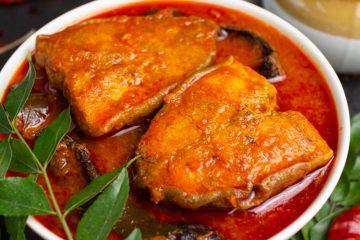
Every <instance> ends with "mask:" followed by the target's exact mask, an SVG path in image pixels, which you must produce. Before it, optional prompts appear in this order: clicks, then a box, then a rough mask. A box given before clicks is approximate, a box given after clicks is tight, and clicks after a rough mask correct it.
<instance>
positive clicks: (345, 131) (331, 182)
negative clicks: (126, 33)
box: [0, 0, 350, 240]
mask: <svg viewBox="0 0 360 240" xmlns="http://www.w3.org/2000/svg"><path fill="white" fill-rule="evenodd" d="M145 1H151V0H145ZM161 1H164V0H161ZM186 1H188V2H207V3H211V4H216V5H219V6H224V7H227V8H232V9H237V10H240V11H241V12H245V13H247V14H248V15H251V16H253V17H255V18H258V19H260V20H261V21H263V22H266V23H267V24H269V25H271V26H273V27H274V28H276V29H278V30H279V31H280V32H282V33H283V34H285V35H286V36H288V38H289V39H290V40H291V41H293V42H294V43H295V44H296V45H297V46H298V48H299V49H301V50H302V51H303V53H304V54H305V55H306V56H308V58H309V59H311V61H312V62H313V63H314V65H315V66H316V67H317V69H318V70H319V71H320V73H321V75H322V76H323V77H324V79H325V80H326V83H327V85H328V87H329V90H330V93H331V95H332V97H333V99H334V102H335V108H336V114H337V119H338V125H339V126H338V127H339V129H338V132H339V137H338V148H337V149H336V151H335V152H336V158H335V160H334V164H333V166H332V169H331V171H330V174H329V177H328V179H327V180H326V182H325V184H324V187H323V189H322V190H321V192H320V193H319V195H318V196H317V197H316V199H315V200H314V201H313V202H312V204H311V205H310V206H309V207H308V208H307V209H306V210H305V211H304V212H303V214H301V215H300V216H299V217H298V218H297V219H296V220H295V221H294V222H292V223H291V224H290V225H289V226H287V227H286V228H284V229H283V230H282V231H280V232H279V233H277V234H276V235H275V236H273V237H272V239H276V240H279V239H288V238H290V237H291V236H292V235H293V234H295V233H296V232H297V231H298V230H300V229H301V228H302V227H303V226H304V225H305V224H306V223H307V222H308V221H309V220H310V219H311V218H312V217H313V216H314V215H315V214H316V213H317V212H318V211H319V210H320V208H321V207H322V205H323V204H324V203H325V202H326V200H327V199H328V198H329V196H330V194H331V193H332V191H333V190H334V188H335V186H336V183H337V182H338V180H339V178H340V175H341V172H342V170H343V168H344V164H345V161H346V156H347V152H348V147H349V139H350V120H349V109H348V105H347V102H346V98H345V94H344V91H343V88H342V86H341V84H340V81H339V79H338V77H337V75H336V73H335V71H334V70H333V68H332V67H331V66H330V64H329V62H328V61H327V60H326V58H325V57H324V56H323V55H322V53H321V52H320V51H319V50H318V49H317V48H316V47H315V45H314V44H313V43H312V42H311V41H310V40H309V39H307V38H306V37H305V36H304V35H303V34H302V33H300V32H299V31H298V30H296V29H295V28H294V27H292V26H291V25H290V24H288V23H287V22H285V21H284V20H282V19H281V18H279V17H277V16H275V15H274V14H272V13H270V12H268V11H266V10H264V9H262V8H260V7H257V6H255V5H253V4H250V3H247V2H244V1H234V0H211V1H210V0H186ZM133 2H144V0H143V1H141V0H98V1H94V2H91V3H88V4H85V5H83V6H81V7H78V8H76V9H74V10H72V11H69V12H67V13H65V14H64V15H62V16H60V17H58V18H56V19H55V20H53V21H51V22H50V23H48V24H47V25H45V26H44V27H43V28H41V29H40V30H39V31H37V32H36V33H34V35H32V36H31V37H30V38H29V39H28V40H27V41H26V42H24V43H23V44H22V45H21V46H20V47H19V48H18V49H17V50H16V52H15V53H14V54H13V55H12V56H11V58H10V59H9V60H8V62H7V63H6V64H5V66H4V68H3V69H2V71H1V72H0V79H1V81H0V97H2V96H3V94H4V91H5V88H6V86H7V85H8V84H9V81H10V80H11V78H12V77H13V76H14V74H15V72H16V70H17V69H18V67H19V65H20V64H21V63H22V62H23V61H24V59H25V57H26V55H27V54H28V53H29V52H30V51H32V50H33V49H34V46H35V38H36V36H37V35H39V34H51V33H55V32H58V31H60V30H62V29H64V28H65V27H67V26H69V25H72V24H75V23H77V22H80V21H81V20H84V19H87V18H89V17H92V16H95V15H98V14H100V13H103V12H106V11H108V10H110V9H113V8H117V7H121V6H122V5H125V4H128V3H133ZM156 2H159V0H156ZM27 224H28V225H29V226H30V228H32V229H33V230H34V231H35V232H36V233H38V234H39V235H40V236H41V237H43V238H45V239H60V238H59V237H58V236H56V235H55V234H54V233H52V232H51V231H50V230H49V229H47V228H45V227H44V226H43V225H42V224H41V223H40V222H38V221H37V220H36V219H34V218H33V217H30V218H29V219H28V221H27Z"/></svg>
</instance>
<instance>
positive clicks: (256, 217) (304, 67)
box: [13, 2, 338, 239]
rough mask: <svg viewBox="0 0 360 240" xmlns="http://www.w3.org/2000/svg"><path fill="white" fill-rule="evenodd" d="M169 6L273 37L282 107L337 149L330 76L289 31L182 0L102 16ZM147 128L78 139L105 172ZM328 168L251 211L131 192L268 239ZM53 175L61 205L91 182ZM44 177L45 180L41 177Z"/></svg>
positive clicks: (236, 235)
mask: <svg viewBox="0 0 360 240" xmlns="http://www.w3.org/2000/svg"><path fill="white" fill-rule="evenodd" d="M165 7H173V8H176V9H178V10H179V11H181V12H183V13H185V15H193V16H198V17H202V18H207V19H211V20H213V21H215V22H217V23H222V24H228V25H234V26H236V27H238V28H243V29H248V30H251V31H254V32H256V33H258V34H259V35H260V36H261V37H263V38H264V39H265V40H266V41H268V42H269V44H270V45H271V46H272V47H273V48H274V49H275V51H276V52H277V54H278V57H279V59H280V62H281V64H282V66H283V68H284V70H285V72H286V76H287V77H286V79H285V81H282V82H279V83H276V84H275V87H276V89H277V91H278V97H277V102H278V107H279V111H287V110H290V109H291V110H296V111H300V112H301V113H303V114H304V115H305V116H306V117H307V118H308V119H309V120H310V122H311V123H312V124H313V125H314V126H315V127H316V129H317V130H318V131H319V132H320V134H321V136H322V137H323V138H324V139H325V140H326V141H327V143H328V144H329V146H330V147H331V148H332V149H333V150H336V148H337V140H338V125H337V119H336V112H335V107H334V103H333V100H332V98H331V95H330V93H329V91H328V88H327V86H326V84H325V81H324V79H323V78H322V76H321V75H320V73H319V72H318V70H317V69H316V68H315V67H314V65H313V64H312V63H311V62H310V60H309V59H308V58H307V57H306V56H305V55H304V54H303V53H302V52H301V51H300V50H299V49H298V48H297V47H296V46H295V45H294V44H293V43H292V42H291V41H290V40H289V39H288V38H287V37H286V36H284V35H282V34H281V33H279V32H278V31H277V30H275V29H273V28H272V27H271V26H269V25H267V24H266V23H264V22H261V21H259V20H257V19H254V18H252V17H250V16H247V15H245V14H243V13H240V12H237V11H234V10H229V9H225V8H220V7H214V6H212V5H207V4H200V3H176V2H171V3H150V2H145V3H141V4H132V5H128V6H125V7H121V8H120V9H115V10H111V11H109V12H107V13H105V14H101V15H99V16H98V17H109V16H115V15H142V14H144V12H147V11H149V10H154V9H160V8H165ZM235 51H237V49H231V50H230V51H229V52H235ZM26 69H27V65H26V64H23V65H22V66H21V67H20V69H19V71H18V72H17V74H16V75H15V77H14V79H13V82H17V81H19V79H21V78H22V76H23V75H24V72H25V71H26ZM43 78H45V75H44V73H43V72H42V71H39V73H38V82H39V79H43ZM41 82H43V81H41ZM142 132H143V129H142V128H141V127H140V128H135V129H134V130H132V131H128V132H125V133H122V134H115V135H116V136H115V137H114V136H106V137H102V138H98V139H90V138H86V137H80V139H78V141H80V142H82V143H84V144H86V146H87V147H88V149H89V150H90V151H91V152H92V155H93V156H92V157H93V160H94V163H95V165H96V167H97V168H98V170H99V172H100V173H101V174H103V173H106V172H109V171H111V170H113V169H115V168H118V167H119V166H121V165H122V164H123V163H124V162H126V161H127V160H128V159H129V158H130V157H131V156H132V155H133V154H134V151H135V149H136V145H137V142H138V141H139V138H140V137H141V133H142ZM327 169H329V167H328V168H326V167H325V168H323V169H321V170H320V171H318V174H317V175H316V176H312V177H309V178H307V179H305V180H304V181H302V182H300V183H298V184H296V185H294V186H292V187H290V188H289V189H287V190H285V191H284V192H282V193H281V194H279V195H280V197H277V196H275V197H274V198H275V199H276V201H272V200H271V199H270V200H268V201H267V202H265V203H264V204H262V205H261V206H259V207H257V208H255V209H252V210H250V211H230V212H229V211H219V210H217V211H216V210H206V211H205V210H201V211H190V210H179V209H176V208H169V207H163V206H159V205H155V204H153V203H151V202H149V201H148V200H147V199H142V197H141V196H138V195H136V194H131V195H132V197H131V198H130V200H129V201H135V202H136V204H137V206H138V207H141V208H143V209H145V210H146V211H147V212H149V213H150V214H152V215H153V216H155V217H156V218H157V219H158V220H159V221H164V222H169V223H201V224H204V225H207V226H209V227H211V228H213V229H214V230H216V231H218V232H219V233H220V234H222V235H223V236H224V237H225V239H266V238H268V237H271V236H273V235H274V234H276V233H277V232H279V231H280V230H281V229H283V228H284V227H286V226H287V225H289V224H290V223H291V222H292V221H293V220H295V219H296V218H297V217H298V216H299V215H300V214H301V213H302V212H303V211H304V210H305V209H306V208H307V207H308V206H309V205H310V204H311V202H312V201H313V200H314V198H315V197H316V196H317V194H318V193H319V191H320V190H321V187H322V185H323V183H324V181H325V179H326V175H327V172H328V170H327ZM310 175H311V174H310ZM313 175H314V174H313ZM51 180H52V182H53V184H54V185H55V193H56V195H57V198H58V201H59V202H60V205H61V206H64V205H65V203H66V201H67V200H68V199H69V197H70V196H71V195H72V194H73V193H75V192H76V191H78V190H79V189H81V188H83V187H84V186H85V185H86V184H87V180H86V178H85V177H84V176H82V175H81V174H79V175H76V174H75V176H71V177H69V178H66V179H64V178H58V177H55V176H52V177H51ZM39 182H40V183H42V184H43V180H42V179H41V178H40V179H39ZM43 185H44V184H43ZM80 217H81V211H75V212H73V213H72V214H70V216H69V217H68V219H67V220H68V221H69V223H70V225H71V227H72V230H74V231H75V229H76V224H77V222H78V221H79V219H80ZM36 218H37V219H38V220H39V221H41V222H42V223H43V224H44V225H45V226H47V227H48V228H49V229H51V230H52V231H53V232H55V233H56V234H58V235H59V236H61V237H64V234H63V231H62V229H61V225H60V223H59V222H58V220H57V219H56V217H54V216H39V217H36ZM110 238H114V239H117V238H120V239H121V237H117V236H116V234H115V233H112V234H111V236H110Z"/></svg>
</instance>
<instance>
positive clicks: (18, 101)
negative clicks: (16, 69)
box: [5, 56, 36, 121]
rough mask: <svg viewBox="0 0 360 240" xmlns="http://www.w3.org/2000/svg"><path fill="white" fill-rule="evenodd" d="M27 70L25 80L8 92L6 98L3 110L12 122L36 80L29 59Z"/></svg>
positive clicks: (34, 71) (33, 67)
mask: <svg viewBox="0 0 360 240" xmlns="http://www.w3.org/2000/svg"><path fill="white" fill-rule="evenodd" d="M28 63H29V70H28V71H27V73H26V76H25V78H24V79H23V80H22V81H21V82H20V83H19V84H18V85H17V86H16V87H15V88H14V89H12V90H11V91H10V93H9V95H8V96H7V98H6V102H5V109H6V111H7V113H8V114H9V118H10V120H11V121H13V120H14V119H15V118H16V116H17V114H18V113H19V111H20V109H22V108H23V106H24V104H25V102H26V100H27V99H28V98H29V95H30V93H31V89H32V87H33V85H34V82H35V78H36V70H35V66H34V64H33V62H32V61H31V57H30V56H29V57H28Z"/></svg>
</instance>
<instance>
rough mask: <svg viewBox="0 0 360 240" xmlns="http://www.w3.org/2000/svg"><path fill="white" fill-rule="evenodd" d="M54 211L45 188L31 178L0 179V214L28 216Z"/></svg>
mask: <svg viewBox="0 0 360 240" xmlns="http://www.w3.org/2000/svg"><path fill="white" fill-rule="evenodd" d="M53 213H54V212H53V211H52V210H51V206H50V204H49V202H48V199H47V197H46V195H45V192H44V190H43V189H42V187H41V186H40V185H38V184H37V183H35V182H34V181H32V180H31V179H28V178H21V177H10V178H6V179H0V215H3V216H28V215H43V214H53Z"/></svg>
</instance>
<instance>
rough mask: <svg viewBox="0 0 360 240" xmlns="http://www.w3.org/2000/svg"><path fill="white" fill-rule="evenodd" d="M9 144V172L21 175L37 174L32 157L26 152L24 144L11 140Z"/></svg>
mask: <svg viewBox="0 0 360 240" xmlns="http://www.w3.org/2000/svg"><path fill="white" fill-rule="evenodd" d="M10 143H11V149H12V151H13V157H12V161H11V164H10V170H12V171H14V172H22V173H37V171H38V168H37V166H36V162H35V159H34V155H33V154H32V153H31V152H30V151H29V150H28V148H27V147H26V145H25V143H23V142H22V141H19V140H17V139H11V141H10Z"/></svg>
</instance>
